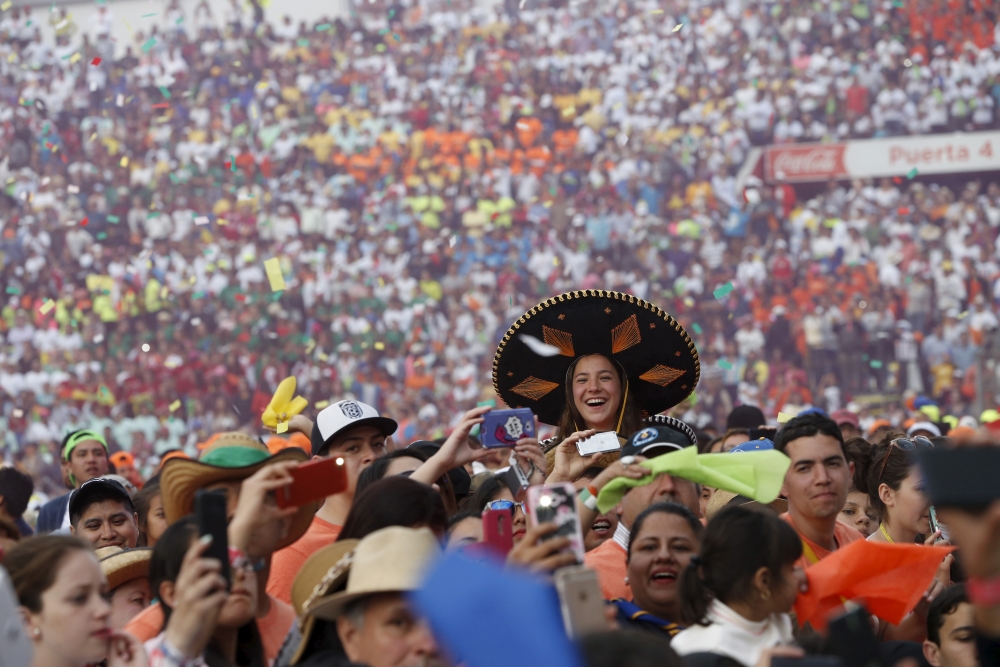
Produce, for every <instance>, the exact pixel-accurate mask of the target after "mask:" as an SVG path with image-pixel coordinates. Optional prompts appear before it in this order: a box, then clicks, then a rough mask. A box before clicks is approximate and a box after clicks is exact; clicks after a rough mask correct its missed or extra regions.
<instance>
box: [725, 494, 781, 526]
mask: <svg viewBox="0 0 1000 667" xmlns="http://www.w3.org/2000/svg"><path fill="white" fill-rule="evenodd" d="M730 505H732V506H733V507H735V506H737V505H740V506H743V507H746V508H747V509H760V508H764V507H769V508H771V509H772V510H774V512H776V513H777V514H779V515H780V514H784V513H785V512H787V511H788V501H787V500H785V499H784V498H775V499H774V500H773V501H772V502H770V503H768V504H767V505H764V504H762V503H758V502H757V501H756V500H754V499H752V498H747V497H746V496H741V495H740V494H738V493H733V492H732V491H724V490H722V489H716V490H715V493H713V494H712V497H711V499H710V500H709V501H708V505H706V506H705V519H706V520H707V521H711V520H712V519H713V518H715V515H716V514H718V513H719V512H721V511H722V510H723V508H725V507H729V506H730Z"/></svg>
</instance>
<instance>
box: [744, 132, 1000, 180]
mask: <svg viewBox="0 0 1000 667" xmlns="http://www.w3.org/2000/svg"><path fill="white" fill-rule="evenodd" d="M762 160H763V167H764V169H763V171H764V179H765V180H766V181H767V182H769V183H807V182H809V181H825V180H828V179H831V178H836V179H843V178H879V177H883V176H889V177H893V176H896V177H899V176H907V177H909V178H915V177H916V176H917V175H918V174H954V173H962V172H985V171H1000V132H956V133H954V134H927V135H920V136H912V137H889V138H885V139H863V140H859V141H846V142H843V143H838V144H786V145H776V146H767V147H766V148H765V149H764V154H763V157H762Z"/></svg>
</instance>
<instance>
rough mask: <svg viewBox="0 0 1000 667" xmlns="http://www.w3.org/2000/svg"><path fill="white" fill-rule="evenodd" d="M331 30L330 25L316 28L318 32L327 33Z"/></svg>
mask: <svg viewBox="0 0 1000 667" xmlns="http://www.w3.org/2000/svg"><path fill="white" fill-rule="evenodd" d="M329 29H330V24H329V23H320V24H319V25H318V26H316V32H326V31H327V30H329Z"/></svg>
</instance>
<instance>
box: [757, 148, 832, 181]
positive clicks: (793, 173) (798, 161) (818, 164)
mask: <svg viewBox="0 0 1000 667" xmlns="http://www.w3.org/2000/svg"><path fill="white" fill-rule="evenodd" d="M846 147H847V145H846V144H789V145H787V146H768V147H767V148H766V149H765V150H764V179H765V180H767V181H768V182H772V183H781V182H787V183H805V182H808V181H825V180H828V179H831V178H844V177H846V176H849V174H848V172H847V167H846V166H845V165H844V150H845V148H846Z"/></svg>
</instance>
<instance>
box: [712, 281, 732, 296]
mask: <svg viewBox="0 0 1000 667" xmlns="http://www.w3.org/2000/svg"><path fill="white" fill-rule="evenodd" d="M732 291H733V284H732V283H726V284H725V285H723V286H722V287H720V288H719V289H717V290H715V291H714V292H712V296H714V297H715V298H716V299H721V298H722V297H724V296H726V295H727V294H729V293H730V292H732Z"/></svg>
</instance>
